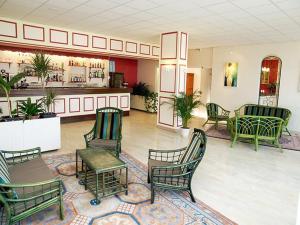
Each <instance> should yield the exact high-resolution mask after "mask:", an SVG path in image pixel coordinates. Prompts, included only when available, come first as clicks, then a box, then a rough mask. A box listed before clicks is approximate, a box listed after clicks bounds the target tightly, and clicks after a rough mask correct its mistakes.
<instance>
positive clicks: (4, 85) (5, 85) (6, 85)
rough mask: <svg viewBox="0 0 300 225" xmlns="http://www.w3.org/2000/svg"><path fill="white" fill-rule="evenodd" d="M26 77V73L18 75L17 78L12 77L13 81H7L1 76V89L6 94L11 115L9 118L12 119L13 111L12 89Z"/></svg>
mask: <svg viewBox="0 0 300 225" xmlns="http://www.w3.org/2000/svg"><path fill="white" fill-rule="evenodd" d="M24 77H25V74H24V73H18V74H16V75H15V76H13V77H11V79H10V80H9V81H7V80H6V79H3V77H2V76H0V89H2V90H3V91H4V93H5V96H6V101H7V105H8V113H9V117H10V118H11V117H12V113H11V112H12V109H11V104H10V92H11V89H12V88H13V87H14V86H15V84H17V83H18V82H19V81H20V80H21V79H23V78H24Z"/></svg>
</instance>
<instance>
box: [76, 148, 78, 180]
mask: <svg viewBox="0 0 300 225" xmlns="http://www.w3.org/2000/svg"><path fill="white" fill-rule="evenodd" d="M76 178H78V151H76Z"/></svg>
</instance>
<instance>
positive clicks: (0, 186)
mask: <svg viewBox="0 0 300 225" xmlns="http://www.w3.org/2000/svg"><path fill="white" fill-rule="evenodd" d="M56 204H58V205H59V212H60V219H61V220H63V218H64V209H63V195H62V181H61V180H60V179H59V178H56V177H55V176H54V175H53V174H52V172H51V171H50V169H49V168H48V167H47V165H46V164H45V162H44V161H43V160H42V158H41V150H40V148H34V149H29V150H23V151H1V152H0V209H1V206H2V207H3V208H4V214H3V215H2V216H1V222H2V223H1V224H15V223H17V222H19V221H21V220H23V219H25V218H27V217H29V216H31V215H33V214H35V213H37V212H40V211H42V210H44V209H47V208H48V207H50V206H52V205H56ZM0 211H1V210H0Z"/></svg>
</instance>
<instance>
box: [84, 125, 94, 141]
mask: <svg viewBox="0 0 300 225" xmlns="http://www.w3.org/2000/svg"><path fill="white" fill-rule="evenodd" d="M83 136H84V140H85V143H86V144H87V143H89V142H90V141H91V140H93V139H94V137H95V127H93V129H92V130H91V131H89V132H88V133H86V134H84V135H83Z"/></svg>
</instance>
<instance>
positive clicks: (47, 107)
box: [40, 89, 56, 118]
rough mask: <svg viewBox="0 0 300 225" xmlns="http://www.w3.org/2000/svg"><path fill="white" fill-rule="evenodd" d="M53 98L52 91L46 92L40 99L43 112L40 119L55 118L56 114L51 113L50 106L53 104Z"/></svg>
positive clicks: (54, 95) (53, 93)
mask: <svg viewBox="0 0 300 225" xmlns="http://www.w3.org/2000/svg"><path fill="white" fill-rule="evenodd" d="M55 97H56V93H55V92H54V91H53V90H52V89H49V90H47V91H46V96H45V97H43V98H42V102H43V105H44V108H45V112H43V113H41V115H40V117H41V118H50V117H55V116H56V113H54V112H52V111H51V105H53V104H55Z"/></svg>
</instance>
